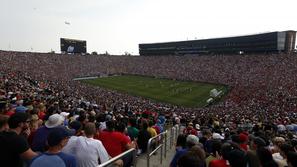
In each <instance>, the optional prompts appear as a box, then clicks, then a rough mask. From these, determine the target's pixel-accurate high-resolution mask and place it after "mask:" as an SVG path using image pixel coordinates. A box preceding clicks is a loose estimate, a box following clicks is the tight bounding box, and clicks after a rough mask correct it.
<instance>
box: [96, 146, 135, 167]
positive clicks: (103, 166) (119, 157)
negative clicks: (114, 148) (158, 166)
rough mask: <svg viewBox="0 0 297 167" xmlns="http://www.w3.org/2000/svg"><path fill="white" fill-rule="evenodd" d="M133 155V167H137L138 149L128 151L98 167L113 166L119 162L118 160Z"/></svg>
mask: <svg viewBox="0 0 297 167" xmlns="http://www.w3.org/2000/svg"><path fill="white" fill-rule="evenodd" d="M131 153H132V154H133V156H132V157H133V160H132V163H133V167H136V149H135V148H131V149H130V150H127V151H125V152H123V153H122V154H120V155H118V156H115V157H113V158H111V159H110V160H108V161H106V162H104V163H102V164H100V165H98V166H97V167H106V166H108V165H111V164H112V163H114V162H115V161H117V160H119V159H121V158H122V157H124V156H127V155H128V154H131Z"/></svg>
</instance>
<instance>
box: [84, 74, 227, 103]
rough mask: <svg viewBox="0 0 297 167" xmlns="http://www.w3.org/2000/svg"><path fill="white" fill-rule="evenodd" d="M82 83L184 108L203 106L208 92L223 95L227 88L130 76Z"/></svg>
mask: <svg viewBox="0 0 297 167" xmlns="http://www.w3.org/2000/svg"><path fill="white" fill-rule="evenodd" d="M82 82H84V83H87V84H91V85H94V86H99V87H103V88H107V89H112V90H117V91H119V92H125V93H128V94H131V95H134V96H141V97H145V98H148V99H151V100H154V101H159V102H165V103H170V104H174V105H178V106H184V107H203V106H205V105H206V104H207V103H206V100H207V99H208V98H209V97H210V95H209V91H210V90H212V89H214V88H216V89H217V90H218V91H219V90H222V91H223V92H224V94H225V93H226V92H227V87H226V86H223V85H215V84H207V83H199V82H186V81H175V80H169V79H159V78H152V77H143V76H131V75H129V76H127V75H124V76H111V77H104V78H97V79H90V80H82Z"/></svg>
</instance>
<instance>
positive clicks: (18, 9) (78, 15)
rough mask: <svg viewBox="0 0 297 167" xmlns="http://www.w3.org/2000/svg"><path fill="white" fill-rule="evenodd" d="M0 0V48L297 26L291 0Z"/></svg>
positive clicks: (131, 44) (93, 45) (105, 44)
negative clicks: (69, 41) (64, 39)
mask: <svg viewBox="0 0 297 167" xmlns="http://www.w3.org/2000/svg"><path fill="white" fill-rule="evenodd" d="M0 2H1V5H0V20H1V23H0V25H1V29H0V37H1V39H0V50H16V51H36V52H49V51H50V50H51V49H53V50H55V51H56V52H60V47H59V46H60V43H59V42H60V40H59V39H60V37H65V38H74V39H83V40H87V50H88V52H92V51H97V52H98V53H104V52H105V51H107V52H109V53H111V54H123V53H124V52H126V51H127V52H129V53H132V54H138V44H139V43H153V42H166V41H178V40H187V39H189V40H192V39H205V38H213V37H225V36H234V35H245V34H253V33H261V32H269V31H283V30H297V22H296V18H297V12H295V10H296V2H294V0H285V1H284V0H283V1H274V0H224V1H222V0H0ZM284 2H286V4H285V3H284ZM65 21H66V22H69V23H70V25H67V24H65Z"/></svg>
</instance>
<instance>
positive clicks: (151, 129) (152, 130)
mask: <svg viewBox="0 0 297 167" xmlns="http://www.w3.org/2000/svg"><path fill="white" fill-rule="evenodd" d="M147 131H148V132H149V133H150V134H151V137H155V136H157V132H156V130H155V129H154V128H152V127H148V128H147Z"/></svg>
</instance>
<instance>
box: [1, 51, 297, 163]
mask: <svg viewBox="0 0 297 167" xmlns="http://www.w3.org/2000/svg"><path fill="white" fill-rule="evenodd" d="M0 56H1V60H0V112H1V115H0V130H1V132H0V133H1V134H0V141H1V142H0V147H1V151H0V161H1V163H2V164H5V166H22V165H23V164H24V162H26V164H27V165H28V166H33V167H34V166H41V165H45V166H58V165H57V164H64V165H65V166H96V165H97V164H100V163H102V162H106V161H107V160H108V159H110V158H111V157H114V156H116V155H119V154H120V153H122V152H124V151H125V150H127V149H129V148H137V150H138V154H141V153H145V152H146V145H147V141H148V140H149V138H150V137H153V136H156V135H157V134H158V133H160V132H162V131H163V129H164V128H165V127H164V125H165V122H166V121H167V122H172V123H173V124H180V125H182V126H185V130H183V132H184V133H183V135H181V136H179V139H178V141H177V152H176V155H175V156H174V158H173V160H172V163H171V166H177V165H178V166H189V164H188V165H187V164H185V163H187V162H197V163H198V164H200V165H197V164H196V165H197V166H204V164H206V165H207V166H211V167H216V166H219V165H218V164H224V165H225V166H232V167H233V166H240V164H236V163H237V161H239V160H240V158H242V161H240V162H242V164H241V165H245V166H246V164H248V165H249V166H260V165H261V166H267V164H266V162H268V161H269V164H268V166H273V165H272V164H274V165H277V166H288V165H292V164H293V166H296V164H295V165H294V163H296V162H295V161H293V160H294V159H296V138H297V136H296V131H297V125H296V123H297V122H296V120H297V115H296V111H297V106H296V104H297V89H296V88H297V77H296V72H297V66H296V64H297V57H296V55H286V54H278V55H241V56H226V55H215V56H185V57H177V56H161V57H129V56H92V55H87V56H79V55H72V56H69V55H59V54H41V53H40V54H39V53H20V52H6V51H0ZM113 74H136V75H147V76H154V77H165V78H171V79H179V80H192V81H202V82H210V83H220V84H225V85H228V86H229V87H230V92H229V94H228V95H226V96H225V97H224V99H223V101H222V102H219V103H217V104H215V105H212V106H209V107H207V108H184V107H180V106H173V105H170V104H164V103H158V102H153V101H150V100H148V99H144V98H141V97H134V96H130V95H127V94H123V93H119V92H116V91H111V90H106V89H103V88H97V87H96V88H95V87H92V86H88V85H85V84H82V83H80V82H79V81H73V78H76V77H85V76H100V75H113ZM111 139H114V140H111ZM279 140H280V141H281V142H279ZM11 141H13V142H11ZM2 148H4V149H2ZM11 148H13V149H11ZM294 149H295V150H294ZM197 157H198V158H197ZM235 157H236V158H235ZM290 157H293V160H292V158H290ZM232 158H233V159H232ZM209 159H211V160H209ZM255 159H257V161H256V160H255ZM189 160H191V161H189ZM192 160H193V161H192ZM235 161H236V162H235ZM240 162H238V163H240ZM254 162H255V163H254ZM264 162H265V163H264ZM131 163H132V161H131V157H129V156H128V157H124V158H123V159H122V160H119V161H117V162H116V163H115V164H113V165H115V166H131ZM243 163H244V164H243ZM234 164H236V165H234Z"/></svg>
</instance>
